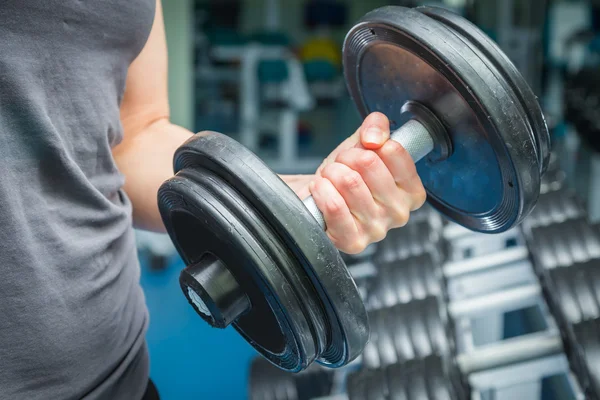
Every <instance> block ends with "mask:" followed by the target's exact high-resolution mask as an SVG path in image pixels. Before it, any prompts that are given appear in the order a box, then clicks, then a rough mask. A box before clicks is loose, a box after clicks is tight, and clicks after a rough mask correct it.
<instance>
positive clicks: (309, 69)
mask: <svg viewBox="0 0 600 400" xmlns="http://www.w3.org/2000/svg"><path fill="white" fill-rule="evenodd" d="M304 73H305V74H306V79H307V80H308V81H309V82H315V81H332V80H334V79H335V78H336V77H337V76H338V75H339V70H338V68H337V67H336V66H334V65H333V64H331V62H329V61H328V60H312V61H308V62H306V63H304Z"/></svg>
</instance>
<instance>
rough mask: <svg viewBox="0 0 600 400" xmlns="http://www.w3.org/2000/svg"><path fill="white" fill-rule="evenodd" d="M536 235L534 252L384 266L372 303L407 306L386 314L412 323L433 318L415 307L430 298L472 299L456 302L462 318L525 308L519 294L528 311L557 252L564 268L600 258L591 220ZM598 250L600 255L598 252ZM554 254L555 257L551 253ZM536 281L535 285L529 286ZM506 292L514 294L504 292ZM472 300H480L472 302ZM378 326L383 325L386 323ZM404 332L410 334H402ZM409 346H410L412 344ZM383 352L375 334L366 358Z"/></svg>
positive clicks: (370, 292)
mask: <svg viewBox="0 0 600 400" xmlns="http://www.w3.org/2000/svg"><path fill="white" fill-rule="evenodd" d="M533 232H534V233H533V234H532V236H531V237H532V238H536V240H537V242H531V241H530V242H528V245H529V249H528V247H525V246H517V247H513V248H509V249H506V250H504V251H501V252H497V253H494V254H490V255H487V256H481V257H477V258H472V259H468V260H460V261H455V262H447V263H445V264H444V265H443V266H442V267H441V268H440V267H438V265H439V264H436V263H435V261H434V260H433V258H428V257H419V258H415V259H414V260H411V259H409V260H405V261H404V262H403V264H405V265H407V268H402V267H399V266H394V265H393V264H392V265H383V266H380V267H379V269H378V274H377V275H376V276H374V277H373V278H372V282H370V285H369V286H368V289H367V296H366V302H367V304H368V305H369V306H371V308H372V309H377V308H383V307H392V306H394V305H396V304H407V307H406V308H404V307H397V308H390V309H389V310H392V311H389V310H388V311H385V310H384V311H382V313H383V314H384V315H386V314H387V313H388V312H389V313H392V315H394V314H393V313H398V315H405V314H406V315H409V316H410V315H413V314H414V315H416V316H413V317H411V318H412V319H416V318H417V316H418V315H419V314H420V313H421V314H422V316H423V318H426V319H425V320H423V321H426V320H428V319H429V317H426V315H428V313H427V312H426V310H430V312H429V314H431V310H435V308H427V307H425V308H424V310H425V311H419V308H418V307H417V305H419V303H415V302H414V300H418V299H423V298H426V297H429V296H435V297H438V298H441V299H448V298H455V299H456V298H460V299H464V298H467V299H466V300H464V301H460V302H451V303H450V305H449V313H450V314H451V315H454V316H455V317H456V316H458V314H456V313H459V314H460V312H466V313H467V314H468V313H474V312H481V311H482V310H487V309H488V308H487V307H492V308H494V307H496V308H498V307H499V306H500V305H501V304H499V303H498V302H502V301H504V300H506V301H508V303H507V307H509V308H510V307H511V306H513V305H516V306H519V303H518V302H516V301H513V300H511V299H513V298H514V299H518V296H519V295H523V296H525V298H524V299H523V304H521V306H522V307H521V308H525V305H527V302H530V301H531V299H532V297H531V296H530V295H529V294H536V293H537V294H539V293H540V290H541V289H539V284H538V280H537V279H536V274H537V275H543V274H544V273H545V272H540V271H547V270H548V269H549V268H551V267H555V265H556V264H557V262H556V257H553V254H554V252H557V253H558V255H559V256H560V258H559V263H558V264H559V265H562V266H564V267H569V266H571V265H573V264H574V263H575V262H577V261H579V262H585V261H589V260H592V259H595V258H600V227H599V226H596V225H591V224H589V223H588V222H587V220H586V219H585V217H582V218H580V219H575V220H570V221H566V222H564V223H561V224H555V225H550V226H546V227H544V228H538V229H535V230H534V231H533ZM596 250H597V251H598V253H596V252H595V251H596ZM530 252H531V253H533V259H534V260H535V263H534V264H535V265H536V268H533V265H532V262H531V258H530ZM549 252H550V254H548V253H549ZM540 260H541V261H540ZM569 261H571V262H569ZM553 269H556V268H553ZM491 271H493V272H491ZM534 271H535V272H534ZM557 273H562V274H565V275H569V274H572V272H569V268H560V272H557ZM541 278H542V279H541V280H542V282H546V281H556V282H560V283H559V284H558V285H561V288H565V290H564V291H566V289H568V286H567V287H565V286H564V285H565V284H566V283H567V282H569V280H568V279H567V278H566V277H563V278H559V279H555V278H553V277H552V276H551V277H545V276H542V277H541ZM534 281H535V283H534V284H533V285H528V286H527V285H526V286H523V285H524V284H528V283H531V282H534ZM579 288H580V289H581V290H580V295H581V296H582V298H585V297H586V295H587V298H590V297H589V293H590V291H584V290H583V287H582V286H581V285H580V286H579ZM505 289H509V290H508V291H506V292H503V290H505ZM486 293H493V295H491V296H486V295H485V294H486ZM528 293H529V294H528ZM558 293H561V292H560V291H558V290H553V291H552V293H547V294H546V297H547V298H548V299H549V301H550V302H551V301H552V300H553V299H555V298H556V297H555V296H556V295H557V294H558ZM472 296H479V297H476V298H475V299H468V297H472ZM565 296H566V295H565ZM488 297H489V298H488ZM430 302H433V300H430ZM425 304H426V303H425ZM588 304H590V301H588ZM479 306H480V307H479ZM407 313H408V314H407ZM406 318H409V317H406ZM375 319H381V321H382V323H386V321H387V323H393V321H392V319H391V318H388V317H387V316H385V317H382V316H381V315H379V314H377V312H375V314H370V320H371V322H372V324H374V322H373V321H374V320H375ZM442 320H444V321H446V320H449V318H446V317H444V318H442ZM570 322H571V323H575V322H578V321H577V320H572V321H570ZM411 323H414V322H411ZM423 324H424V323H422V324H421V325H423ZM374 326H375V325H374ZM377 326H379V327H381V326H382V325H377ZM373 329H374V332H375V331H377V329H375V328H373ZM389 332H392V330H389ZM402 332H406V331H405V330H402ZM438 341H439V340H438ZM407 347H410V346H408V345H407ZM413 347H414V346H413ZM430 347H432V346H430ZM433 347H435V346H433ZM438 347H445V348H448V347H449V346H441V345H440V346H438ZM379 350H380V349H379V344H378V339H377V338H376V337H374V335H372V337H371V342H370V343H369V344H368V345H367V348H366V349H365V358H366V359H368V357H367V356H366V354H367V353H368V352H369V351H372V352H374V353H377V352H378V351H379ZM407 351H408V353H409V354H411V353H415V351H412V350H407ZM421 353H423V352H421ZM425 355H426V354H425ZM392 361H393V358H392Z"/></svg>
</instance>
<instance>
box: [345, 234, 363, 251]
mask: <svg viewBox="0 0 600 400" xmlns="http://www.w3.org/2000/svg"><path fill="white" fill-rule="evenodd" d="M367 245H368V243H367V240H366V239H365V238H363V237H362V236H359V237H357V238H355V239H353V240H351V241H350V242H349V243H348V244H347V245H346V250H345V251H344V252H345V253H348V254H360V253H362V252H363V251H365V249H366V248H367Z"/></svg>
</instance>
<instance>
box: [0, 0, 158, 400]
mask: <svg viewBox="0 0 600 400" xmlns="http://www.w3.org/2000/svg"><path fill="white" fill-rule="evenodd" d="M154 1H155V0H120V1H119V0H2V1H0V165H1V171H2V172H1V173H0V204H1V207H0V271H1V275H0V399H11V400H15V399H16V400H20V399H27V400H35V399H44V400H47V399H80V398H85V399H136V398H137V399H139V398H140V397H141V396H142V394H143V392H144V389H145V386H146V383H147V379H148V357H147V353H146V346H145V341H144V337H145V331H146V327H147V321H148V317H147V310H146V306H145V300H144V296H143V293H142V290H141V288H140V286H139V274H140V272H139V264H138V260H137V254H136V249H135V242H134V233H133V230H132V226H131V204H130V201H129V199H128V198H127V196H126V195H125V194H124V193H123V192H122V191H121V186H122V184H123V177H122V176H121V174H120V173H119V172H118V171H117V168H116V166H115V163H114V160H113V158H112V155H111V147H112V146H114V145H116V144H117V143H119V141H120V140H121V139H122V129H121V126H120V122H119V103H120V100H121V98H122V94H123V90H124V85H125V77H126V73H127V68H128V66H129V64H130V63H131V61H132V60H133V59H134V58H135V57H136V56H137V54H138V53H139V51H140V50H141V49H142V47H143V46H144V44H145V42H146V40H147V37H148V34H149V31H150V29H151V27H152V21H153V17H154V7H155V3H154Z"/></svg>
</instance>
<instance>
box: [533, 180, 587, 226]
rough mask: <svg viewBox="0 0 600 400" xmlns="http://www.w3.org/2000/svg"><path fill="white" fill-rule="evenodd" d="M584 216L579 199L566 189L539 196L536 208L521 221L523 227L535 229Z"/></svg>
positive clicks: (583, 209)
mask: <svg viewBox="0 0 600 400" xmlns="http://www.w3.org/2000/svg"><path fill="white" fill-rule="evenodd" d="M584 215H585V208H584V207H583V204H582V203H581V200H580V199H579V197H578V196H577V195H576V194H575V193H573V192H572V191H570V190H568V189H560V190H555V191H551V192H548V193H544V194H542V195H540V198H539V200H538V203H537V205H536V207H535V208H534V209H533V211H532V212H531V214H529V216H528V217H527V219H526V220H525V221H523V226H526V227H527V228H530V229H531V228H535V227H539V226H548V225H553V224H557V223H561V222H564V221H567V220H570V219H576V218H579V217H582V216H584Z"/></svg>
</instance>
